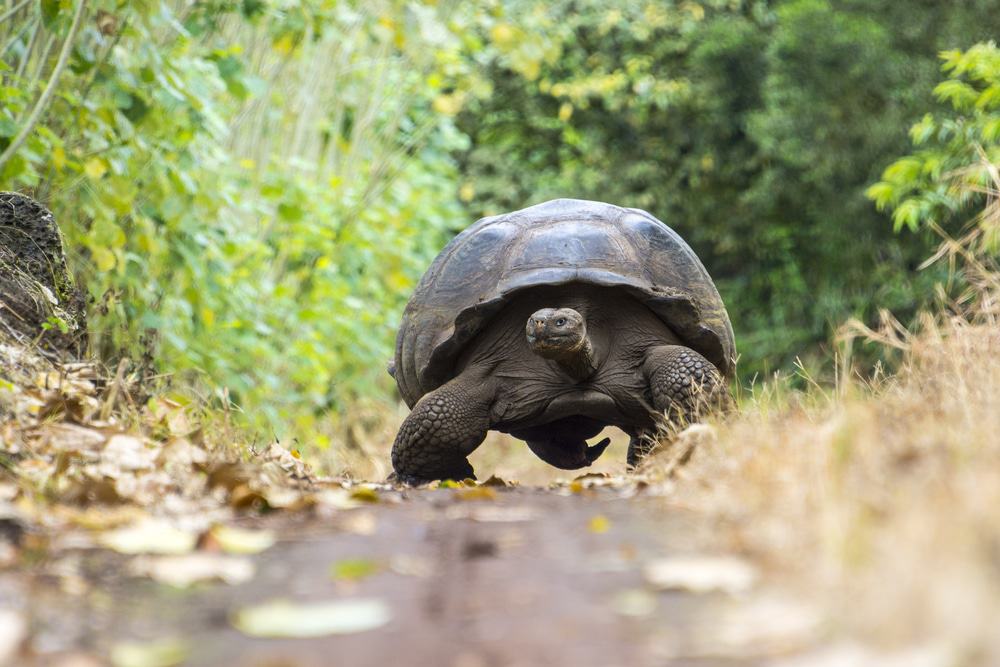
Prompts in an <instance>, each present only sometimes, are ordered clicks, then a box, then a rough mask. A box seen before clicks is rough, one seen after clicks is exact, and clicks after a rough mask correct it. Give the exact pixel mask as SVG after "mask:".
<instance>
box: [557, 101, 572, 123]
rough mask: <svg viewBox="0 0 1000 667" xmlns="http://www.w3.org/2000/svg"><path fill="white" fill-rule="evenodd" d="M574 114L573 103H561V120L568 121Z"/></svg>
mask: <svg viewBox="0 0 1000 667" xmlns="http://www.w3.org/2000/svg"><path fill="white" fill-rule="evenodd" d="M572 115H573V105H572V104H570V103H569V102H563V103H562V104H561V105H559V120H561V121H562V122H564V123H565V122H566V121H568V120H569V119H570V117H571V116H572Z"/></svg>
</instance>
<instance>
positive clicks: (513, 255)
mask: <svg viewBox="0 0 1000 667" xmlns="http://www.w3.org/2000/svg"><path fill="white" fill-rule="evenodd" d="M734 364H735V343H734V340H733V330H732V326H731V325H730V323H729V315H728V314H727V313H726V308H725V306H724V305H723V303H722V299H721V298H720V297H719V293H718V291H717V290H716V288H715V285H714V284H713V283H712V279H711V278H710V277H709V275H708V272H707V271H705V267H704V266H702V264H701V262H700V261H699V260H698V257H697V256H696V255H695V254H694V252H693V251H692V250H691V248H690V247H689V246H688V245H687V244H686V243H685V242H684V240H683V239H681V237H680V236H678V235H677V234H676V233H675V232H674V231H673V230H672V229H670V228H669V227H668V226H667V225H665V224H664V223H662V222H660V221H659V220H657V219H656V218H655V217H653V216H652V215H650V214H649V213H646V212H645V211H641V210H638V209H632V208H621V207H618V206H613V205H611V204H605V203H600V202H593V201H581V200H576V199H558V200H554V201H550V202H546V203H543V204H538V205H537V206H532V207H530V208H526V209H524V210H521V211H515V212H513V213H507V214H504V215H499V216H495V217H489V218H484V219H482V220H479V221H478V222H476V223H475V224H474V225H472V226H471V227H469V228H468V229H466V230H465V231H463V232H462V233H460V234H459V235H458V236H456V237H455V238H454V239H453V240H452V241H451V243H449V244H448V245H447V247H445V249H444V250H443V251H442V252H441V254H440V255H438V257H437V258H436V259H435V260H434V262H433V264H431V267H430V268H429V269H428V270H427V273H426V274H425V275H424V276H423V278H422V279H421V281H420V283H419V284H418V286H417V288H416V291H415V292H414V294H413V297H412V298H411V299H410V301H409V303H408V305H407V306H406V309H405V311H404V313H403V319H402V323H401V325H400V328H399V334H398V336H397V339H396V355H395V359H394V361H393V363H392V364H390V372H391V373H392V374H393V376H394V377H395V379H396V383H397V385H398V386H399V391H400V394H401V395H402V397H403V399H404V400H405V401H406V403H407V405H409V406H410V408H412V410H411V412H410V415H409V416H408V417H407V418H406V420H405V421H404V422H403V424H402V426H401V427H400V429H399V433H398V434H397V435H396V440H395V442H394V444H393V447H392V465H393V468H394V469H395V475H396V477H397V479H399V480H400V481H403V482H406V483H420V482H424V481H428V480H434V479H446V478H450V479H464V478H468V477H472V476H473V470H472V466H471V465H470V464H469V462H468V460H467V458H466V457H467V456H468V455H469V454H470V453H471V452H472V451H473V450H474V449H475V448H476V447H478V446H479V444H480V443H481V442H482V441H483V439H484V438H485V437H486V433H487V431H489V430H491V429H494V430H497V431H503V432H506V433H510V434H511V435H513V436H514V437H516V438H519V439H522V440H524V441H526V442H527V444H528V447H530V448H531V450H532V451H533V452H534V453H535V454H536V455H538V456H539V457H540V458H541V459H543V460H544V461H546V462H548V463H550V464H552V465H554V466H556V467H559V468H563V469H567V470H571V469H575V468H580V467H584V466H587V465H590V464H591V463H592V462H593V461H594V460H595V459H596V458H597V457H598V456H600V455H601V453H602V452H603V451H604V449H605V447H607V444H608V442H609V441H608V440H607V439H605V440H603V441H601V442H600V443H598V444H595V445H592V446H588V444H587V439H588V438H592V437H594V436H596V435H597V434H598V433H600V432H601V430H602V429H603V428H604V427H605V426H616V427H618V428H620V429H622V430H623V431H625V432H626V433H628V434H629V435H630V436H631V441H630V444H629V450H628V464H629V465H630V466H634V465H636V464H637V463H638V462H639V461H640V460H641V458H642V457H643V456H644V455H645V454H646V453H648V450H649V449H650V444H649V443H650V438H649V437H648V435H649V434H650V433H652V432H654V431H655V429H656V428H657V425H658V424H659V423H660V421H661V420H662V419H663V417H664V416H666V417H667V418H669V419H672V420H674V421H678V420H685V419H691V418H692V417H693V416H694V412H695V411H696V410H697V409H698V408H699V407H700V406H701V405H703V401H705V400H708V399H712V398H713V397H714V398H718V397H719V396H723V395H727V390H726V389H725V382H724V380H726V379H729V378H731V377H732V375H733V370H734Z"/></svg>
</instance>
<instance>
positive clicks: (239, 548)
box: [209, 525, 275, 554]
mask: <svg viewBox="0 0 1000 667" xmlns="http://www.w3.org/2000/svg"><path fill="white" fill-rule="evenodd" d="M209 536H210V537H211V538H212V539H213V540H215V542H216V543H217V544H218V545H219V547H220V548H221V549H222V550H223V551H225V552H226V553H230V554H258V553H260V552H261V551H264V550H266V549H270V548H271V547H272V546H274V541H275V538H274V533H273V532H271V531H270V530H249V529H246V528H237V527H235V526H225V525H217V526H213V527H212V529H211V530H210V531H209Z"/></svg>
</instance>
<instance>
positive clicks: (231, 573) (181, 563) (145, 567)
mask: <svg viewBox="0 0 1000 667" xmlns="http://www.w3.org/2000/svg"><path fill="white" fill-rule="evenodd" d="M129 571H130V572H131V573H132V574H133V575H136V576H145V577H150V578H151V579H153V580H155V581H158V582H160V583H161V584H168V585H170V586H176V587H177V588H187V587H188V586H191V585H192V584H195V583H198V582H202V581H222V582H224V583H227V584H232V585H235V584H242V583H244V582H247V581H250V580H251V579H253V575H254V572H255V568H254V565H253V563H252V562H251V561H250V560H249V559H248V558H242V557H239V556H223V555H221V554H211V553H193V554H184V555H182V556H155V557H153V556H142V557H139V558H137V559H135V560H134V561H132V563H131V564H130V565H129Z"/></svg>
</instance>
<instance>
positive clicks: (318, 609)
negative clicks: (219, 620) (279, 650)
mask: <svg viewBox="0 0 1000 667" xmlns="http://www.w3.org/2000/svg"><path fill="white" fill-rule="evenodd" d="M391 616H392V614H391V613H390V611H389V608H388V607H387V606H386V604H385V603H384V602H382V601H381V600H376V599H362V598H358V599H352V600H336V601H329V602H302V603H293V602H289V601H288V600H272V601H269V602H265V603H263V604H260V605H256V606H253V607H246V608H244V609H241V610H239V611H238V612H236V614H235V615H234V616H233V619H232V623H233V626H234V627H235V628H236V629H237V630H239V631H240V632H242V633H243V634H246V635H249V636H251V637H289V638H306V637H325V636H328V635H340V634H352V633H356V632H365V631H367V630H374V629H375V628H378V627H381V626H383V625H385V624H386V623H388V622H389V620H390V618H391Z"/></svg>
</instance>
